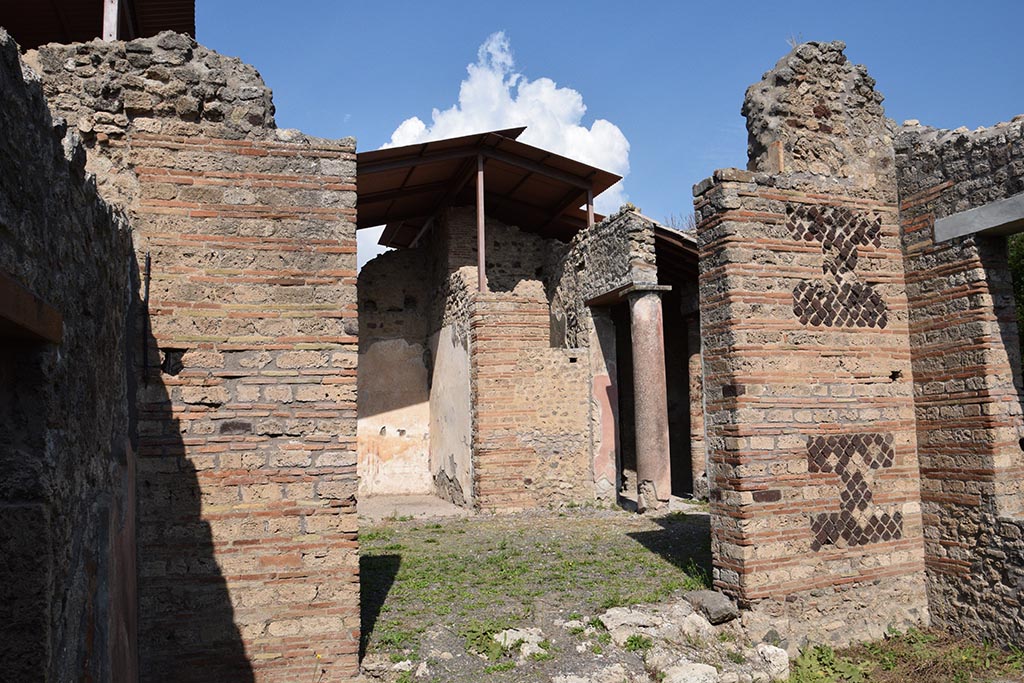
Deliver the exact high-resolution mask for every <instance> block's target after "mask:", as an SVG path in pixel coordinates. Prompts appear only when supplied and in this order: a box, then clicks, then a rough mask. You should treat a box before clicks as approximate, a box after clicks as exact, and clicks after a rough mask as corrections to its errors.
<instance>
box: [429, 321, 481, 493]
mask: <svg viewBox="0 0 1024 683" xmlns="http://www.w3.org/2000/svg"><path fill="white" fill-rule="evenodd" d="M430 352H431V356H432V358H433V372H434V374H433V381H432V383H431V386H430V473H431V475H432V477H433V479H434V484H435V487H436V489H435V490H436V491H437V492H438V493H439V494H440V495H441V496H442V497H443V498H445V499H447V500H450V501H451V502H453V503H455V504H456V505H463V506H472V505H473V503H474V498H473V491H474V486H473V407H472V404H471V400H470V395H471V392H470V384H469V367H470V363H469V335H468V331H467V330H465V329H462V330H459V329H458V328H457V327H456V326H455V325H446V326H445V327H443V328H441V330H440V332H438V333H436V334H434V335H433V336H432V337H431V339H430Z"/></svg>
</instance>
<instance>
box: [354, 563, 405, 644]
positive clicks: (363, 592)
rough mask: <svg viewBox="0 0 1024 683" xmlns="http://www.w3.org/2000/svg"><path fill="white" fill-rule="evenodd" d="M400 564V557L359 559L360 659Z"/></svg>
mask: <svg viewBox="0 0 1024 683" xmlns="http://www.w3.org/2000/svg"><path fill="white" fill-rule="evenodd" d="M401 564H402V556H401V555H363V556H362V557H360V558H359V617H360V619H361V620H362V629H361V633H360V637H359V658H360V659H362V658H363V655H365V654H366V646H367V644H369V642H370V636H371V635H373V627H374V626H375V625H376V623H377V618H378V617H380V611H381V608H382V607H383V606H384V601H385V600H387V597H388V593H389V592H391V586H392V585H393V584H394V583H395V576H397V575H398V568H399V567H400V566H401Z"/></svg>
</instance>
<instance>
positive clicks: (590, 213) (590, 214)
mask: <svg viewBox="0 0 1024 683" xmlns="http://www.w3.org/2000/svg"><path fill="white" fill-rule="evenodd" d="M587 227H588V228H592V227H594V186H593V185H591V186H590V187H588V188H587Z"/></svg>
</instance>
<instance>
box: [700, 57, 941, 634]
mask: <svg viewBox="0 0 1024 683" xmlns="http://www.w3.org/2000/svg"><path fill="white" fill-rule="evenodd" d="M873 84H874V82H873V81H872V79H871V78H870V77H869V76H868V75H867V72H866V70H865V69H864V68H863V67H855V66H852V65H850V64H849V63H848V62H847V60H846V57H845V55H844V54H843V45H842V44H841V43H808V44H804V45H800V46H798V47H796V48H795V49H794V50H793V51H792V52H791V53H790V54H789V55H787V56H786V57H784V58H783V59H782V60H781V61H780V62H779V64H778V65H777V66H776V67H775V68H774V69H773V70H771V71H769V72H767V73H766V74H765V75H764V77H763V79H762V80H761V81H760V82H759V83H757V84H755V85H753V86H752V87H751V88H750V89H749V90H748V93H747V98H746V101H745V103H744V108H743V113H744V115H745V116H746V117H747V122H748V131H749V133H750V150H749V151H750V157H751V158H750V163H749V169H750V170H749V171H737V170H723V171H716V172H715V174H714V175H713V177H712V179H711V182H710V183H704V184H701V185H699V186H697V187H696V188H695V191H696V193H697V197H696V200H695V208H696V211H697V214H698V217H699V219H698V228H697V237H698V242H699V245H700V269H701V273H702V276H701V280H700V298H701V305H700V309H701V310H700V314H701V330H702V355H703V359H704V363H703V375H704V376H703V390H704V405H705V408H706V414H705V416H704V417H705V431H706V434H707V444H708V474H709V485H710V489H711V506H712V509H711V513H712V514H711V519H712V550H713V553H714V555H715V570H714V572H715V575H714V583H715V586H716V588H719V589H720V590H722V591H723V592H725V593H727V594H728V595H730V596H732V597H734V598H736V599H737V600H738V601H739V602H740V603H741V604H742V605H743V606H744V607H748V608H749V609H750V610H751V613H752V614H754V615H763V616H764V621H763V622H762V623H760V624H759V625H758V629H757V630H760V631H761V635H763V634H765V633H767V632H769V631H770V630H772V629H774V630H776V631H777V633H778V634H780V636H781V638H782V639H785V640H786V641H787V644H788V646H789V647H795V646H796V643H797V642H798V641H800V640H801V639H802V638H811V639H813V640H825V641H826V642H836V640H835V639H838V642H837V644H842V642H843V641H844V640H845V642H849V641H850V640H853V639H857V638H863V637H870V636H872V635H875V634H878V635H881V632H882V631H884V629H885V628H886V627H887V626H889V625H893V626H899V627H903V626H905V625H906V624H908V623H913V622H914V621H918V622H921V621H923V622H927V620H928V610H927V597H926V592H925V590H924V588H925V586H924V554H923V547H924V534H923V524H922V514H921V493H920V489H919V487H918V486H917V481H918V476H919V464H918V449H917V428H916V421H915V412H914V408H915V398H914V394H915V386H914V382H913V379H912V374H913V373H912V372H911V365H910V362H909V359H910V347H911V327H910V321H909V319H908V315H907V307H908V303H907V301H908V296H907V294H908V284H907V281H906V280H905V279H904V267H903V266H904V263H903V254H902V248H901V247H902V245H901V229H900V226H899V224H898V220H897V217H898V206H897V204H896V200H897V192H896V178H895V165H894V161H893V160H894V157H895V154H894V150H893V147H892V135H893V126H892V124H891V122H889V121H888V120H887V119H886V118H885V115H884V111H883V109H882V107H881V102H882V96H881V95H880V94H878V93H877V92H875V91H874V88H873ZM811 508H813V509H814V512H808V510H810V509H811ZM840 614H842V615H843V617H841V618H840V617H839V615H840ZM797 615H799V616H797ZM837 625H842V626H841V627H840V626H837Z"/></svg>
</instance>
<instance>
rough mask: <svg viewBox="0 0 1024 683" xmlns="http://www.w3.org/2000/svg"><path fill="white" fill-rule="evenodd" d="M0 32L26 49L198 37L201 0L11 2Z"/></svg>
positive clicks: (1, 15) (3, 9)
mask: <svg viewBox="0 0 1024 683" xmlns="http://www.w3.org/2000/svg"><path fill="white" fill-rule="evenodd" d="M0 26H3V27H4V28H6V29H7V30H8V31H9V32H10V34H11V35H12V36H14V39H15V40H17V41H18V45H20V46H21V48H22V49H25V50H28V49H32V48H36V47H39V46H40V45H44V44H46V43H81V42H87V41H90V40H92V39H93V38H103V39H104V40H115V39H116V40H131V39H133V38H148V37H149V36H155V35H156V34H157V33H160V32H161V31H176V32H178V33H187V34H189V35H191V36H195V34H196V3H195V0H8V1H7V2H2V3H0Z"/></svg>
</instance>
